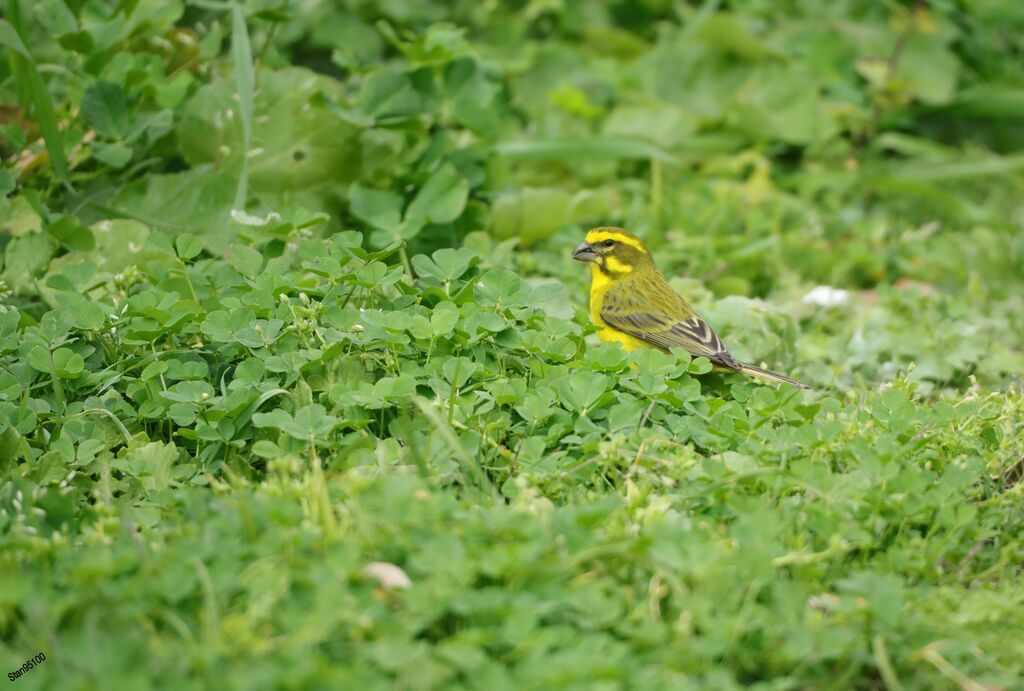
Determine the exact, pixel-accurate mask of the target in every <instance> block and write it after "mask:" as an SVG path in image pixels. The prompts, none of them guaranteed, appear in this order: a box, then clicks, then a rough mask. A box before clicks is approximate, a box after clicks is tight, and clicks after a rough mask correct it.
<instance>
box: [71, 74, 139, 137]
mask: <svg viewBox="0 0 1024 691" xmlns="http://www.w3.org/2000/svg"><path fill="white" fill-rule="evenodd" d="M82 118H83V119H84V120H85V122H86V124H88V125H89V127H92V128H93V129H94V130H96V131H97V132H99V133H100V134H103V135H106V136H108V137H111V138H113V139H121V138H122V137H124V135H125V133H126V132H127V131H128V123H129V118H130V113H129V111H128V101H127V99H126V98H125V94H124V90H123V89H121V87H120V86H118V85H117V84H113V83H111V82H106V81H102V80H101V81H97V82H93V83H92V84H90V85H89V87H88V88H87V89H86V90H85V95H84V96H83V97H82Z"/></svg>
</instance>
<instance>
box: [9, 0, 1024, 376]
mask: <svg viewBox="0 0 1024 691" xmlns="http://www.w3.org/2000/svg"><path fill="white" fill-rule="evenodd" d="M231 8H232V5H231V4H229V3H225V2H218V1H216V0H203V1H196V2H179V1H170V2H164V1H162V0H136V1H132V2H113V1H111V2H102V1H99V0H94V1H93V2H64V1H63V0H43V1H41V2H37V3H24V2H18V0H8V2H7V13H6V16H7V18H6V20H5V21H6V25H5V26H6V28H5V31H4V36H5V37H6V38H5V39H4V41H5V45H6V46H7V48H8V50H7V53H8V57H9V59H8V61H7V62H6V63H5V64H4V65H2V66H0V89H2V93H3V102H4V103H5V106H4V109H3V112H2V114H0V117H2V120H3V124H2V125H0V148H2V153H3V155H4V158H5V159H6V160H7V161H8V164H7V167H6V170H5V172H3V173H2V177H3V182H2V186H3V188H4V189H5V190H6V193H7V194H8V195H11V193H12V192H13V190H14V188H15V185H16V184H17V185H19V186H20V190H21V192H20V193H19V194H16V195H14V196H7V198H6V199H5V200H4V201H3V202H2V207H0V218H4V219H6V220H4V225H5V228H7V229H9V231H10V232H8V233H5V234H4V236H3V237H2V242H3V243H4V244H5V247H4V256H5V259H6V264H7V267H6V268H5V272H4V276H5V277H6V280H7V283H8V284H9V285H11V286H13V287H14V288H15V292H16V293H23V294H24V296H23V299H25V300H32V299H33V297H32V294H33V293H35V292H36V291H35V290H34V289H32V288H31V287H29V286H31V285H32V284H31V283H26V282H25V281H23V280H20V279H22V278H25V276H24V274H25V272H29V273H30V274H32V275H34V276H39V275H41V273H42V272H43V271H44V269H45V267H46V266H47V264H48V258H49V256H54V255H59V254H60V253H62V252H64V251H66V250H67V249H68V248H73V247H74V246H73V244H69V242H70V243H75V242H78V243H82V242H87V241H86V240H82V239H81V238H82V237H83V236H85V235H87V232H86V231H77V230H72V228H79V227H81V226H88V225H90V224H91V223H94V222H96V221H98V220H101V219H107V218H130V219H135V220H138V221H140V222H143V223H145V224H146V225H148V226H150V227H153V228H157V229H161V230H164V231H167V232H171V233H181V232H191V233H195V234H197V235H201V236H202V237H203V238H204V239H205V241H206V242H207V243H208V246H209V247H210V248H212V249H213V250H214V251H219V250H222V249H223V248H224V247H225V246H227V244H229V243H230V242H231V241H232V240H234V239H235V238H236V236H237V235H238V234H239V233H240V232H243V233H244V231H243V230H242V229H240V228H239V227H238V224H237V223H235V222H232V220H231V217H230V215H229V212H230V209H231V208H232V205H233V204H234V206H236V207H238V206H239V203H238V202H239V201H240V200H239V199H238V195H239V193H241V194H243V195H244V197H243V199H244V204H245V208H246V209H247V210H248V212H250V213H251V214H254V215H256V216H260V217H264V216H266V214H267V213H269V212H270V211H275V212H278V213H281V212H286V211H287V210H300V209H301V210H304V212H305V213H317V212H323V213H326V214H328V216H329V221H328V223H327V224H326V225H323V226H320V227H319V229H318V231H317V232H324V233H331V232H335V231H337V230H338V229H342V228H350V227H357V228H360V229H362V228H366V229H367V230H368V231H370V232H368V233H367V236H368V241H369V244H370V245H371V246H374V247H383V246H386V245H388V244H389V243H391V242H393V241H396V240H400V241H403V242H405V243H407V246H408V254H409V255H411V254H416V253H418V252H429V251H432V250H434V249H437V248H440V247H448V246H458V245H460V244H462V243H463V242H464V241H465V240H466V238H467V237H471V236H473V237H475V235H474V234H477V233H481V232H482V233H486V234H487V237H489V238H491V241H498V240H502V239H512V238H514V239H517V240H518V241H519V244H518V247H519V248H520V249H519V250H518V251H516V252H514V253H512V254H511V255H510V257H509V266H510V267H511V268H515V269H519V270H521V271H522V272H524V273H525V274H528V275H538V276H540V275H550V276H553V277H556V278H559V279H562V280H564V281H565V282H566V283H567V284H568V285H569V287H570V289H571V291H572V292H573V293H574V294H575V292H576V291H580V290H583V288H582V285H583V281H584V280H585V276H583V275H582V272H578V271H573V270H572V269H570V268H568V265H567V263H566V262H565V261H564V254H565V248H566V247H567V246H569V245H571V244H574V243H575V242H576V239H577V238H578V237H579V233H580V232H581V230H582V229H583V228H585V227H586V226H588V225H591V224H596V223H603V224H616V225H623V226H626V227H628V228H630V229H632V230H634V231H635V232H638V233H640V234H641V235H642V236H644V237H645V238H646V239H647V240H648V241H649V242H650V243H651V244H652V245H653V246H655V248H656V250H657V251H658V254H659V257H660V258H662V263H663V268H664V269H665V270H666V271H667V272H669V273H670V274H673V275H688V276H692V277H695V278H699V279H703V280H704V281H706V282H707V284H708V285H709V286H710V288H711V290H712V292H713V295H717V296H719V297H721V296H726V295H740V296H747V297H753V298H760V297H766V296H769V295H772V294H775V296H776V298H778V299H786V298H789V299H795V298H796V297H797V296H798V293H799V292H800V291H801V290H804V289H805V288H806V287H807V286H808V285H813V284H815V283H824V284H828V285H834V286H839V287H842V288H847V289H852V290H857V291H867V293H866V295H867V299H869V300H874V299H875V298H876V295H875V294H874V291H875V289H876V288H877V287H879V286H891V285H897V284H898V285H900V286H902V287H904V288H905V287H910V288H911V289H917V288H920V289H921V290H922V291H923V292H925V293H929V292H930V291H931V290H932V288H936V289H938V290H939V291H940V293H947V292H948V293H950V294H963V293H965V292H966V293H970V294H971V295H972V296H973V297H974V298H976V300H972V301H968V302H967V303H966V304H968V305H970V307H968V308H966V309H967V311H968V314H965V315H963V316H964V317H965V318H967V319H968V320H969V322H970V323H968V324H963V325H961V326H959V327H957V328H954V329H952V330H951V331H952V333H948V334H939V333H936V334H934V336H935V338H936V339H937V342H936V343H935V345H934V348H935V350H936V352H940V351H943V350H946V349H949V348H952V349H954V350H957V349H962V348H964V347H967V348H968V349H969V346H966V345H963V344H960V343H950V342H949V339H953V340H954V341H956V340H957V333H958V332H960V333H962V332H964V331H968V330H972V329H973V330H977V331H980V332H982V333H983V334H986V336H984V337H986V338H987V337H988V335H992V337H993V338H995V340H996V341H999V340H1000V339H999V338H996V336H999V334H994V333H993V328H995V327H993V325H991V324H982V323H981V322H980V321H979V318H978V315H976V314H970V313H969V312H970V311H971V310H977V309H979V306H980V305H987V306H996V305H998V312H999V318H1000V319H1002V320H1004V321H1005V322H1006V323H1007V325H1009V326H1010V327H1012V328H1013V329H1017V330H1018V331H1019V329H1020V328H1021V325H1022V307H1021V304H1020V298H1019V296H1020V294H1021V290H1020V288H1021V284H1020V282H1019V281H1018V280H1017V279H1018V278H1019V276H1020V274H1021V271H1020V266H1021V264H1022V262H1024V247H1022V240H1021V232H1020V229H1021V224H1022V213H1021V209H1020V206H1019V199H1020V197H1021V193H1022V184H1024V153H1022V152H1024V127H1022V124H1024V8H1022V6H1021V5H1020V3H1018V2H1015V1H1014V0H978V1H974V2H954V1H952V0H949V1H945V0H936V1H934V2H913V3H910V2H875V1H873V0H864V1H858V0H848V1H847V0H844V1H842V2H828V3H819V2H798V1H786V2H757V1H750V2H716V1H713V0H708V1H707V2H703V3H686V2H668V1H657V0H641V1H636V2H627V1H621V2H611V1H609V2H583V1H578V2H574V1H570V0H558V1H553V0H537V1H533V2H415V3H411V2H404V1H395V2H360V1H357V0H350V1H344V2H343V1H340V0H338V1H334V2H312V1H305V2H302V1H298V0H284V1H280V2H275V1H271V0H266V1H262V0H261V1H259V2H249V3H247V4H245V5H243V6H239V8H240V9H241V10H242V11H241V12H240V13H239V16H238V17H235V18H233V17H232V13H231V11H230V10H231ZM243 15H244V16H243ZM238 20H241V22H240V24H239V23H238ZM233 25H234V33H235V34H237V32H238V30H239V28H241V29H242V34H241V35H240V36H239V35H235V36H234V38H232V36H233V29H232V27H233ZM18 36H20V37H21V41H22V42H23V43H24V46H31V50H30V51H28V52H27V53H25V54H22V51H21V50H20V49H19V47H18V46H17V45H16V44H17V43H18V42H19V41H17V40H16V39H17V37H18ZM12 37H13V38H12ZM238 50H241V51H242V52H241V53H239V52H238ZM240 55H241V56H242V57H243V58H244V57H245V56H251V57H252V59H253V61H254V63H255V72H254V74H253V72H252V71H250V70H248V69H245V68H243V70H242V74H241V75H240V73H239V71H238V70H236V65H235V63H236V62H237V61H238V60H239V56H240ZM44 87H45V88H44ZM47 114H49V116H48V117H47ZM48 120H52V122H50V124H49V126H47V121H48ZM48 132H49V133H50V136H47V133H48ZM54 157H56V158H58V159H61V160H62V161H64V163H63V164H61V165H49V164H48V163H49V162H50V161H53V159H54ZM62 171H65V172H62ZM243 178H244V180H243ZM44 205H45V208H43V207H44ZM53 214H56V215H57V216H56V220H55V219H54V216H53ZM54 226H56V227H57V229H56V230H54V229H53V227H54ZM40 228H42V229H43V230H46V231H48V235H44V236H42V237H40V236H36V235H34V234H31V236H30V237H26V231H30V230H33V231H34V230H38V229H40ZM44 237H47V238H48V239H46V240H44V239H43V238H44ZM72 238H73V239H72ZM472 242H477V243H481V242H484V240H482V239H478V240H472ZM281 247H282V242H281V241H278V242H273V241H271V242H269V244H268V245H267V248H266V251H268V252H270V253H274V252H280V251H281ZM26 262H27V263H26ZM925 302H927V303H928V304H929V305H930V304H931V303H935V302H940V303H941V302H942V300H941V298H940V297H936V296H932V297H931V298H928V299H927V300H925ZM925 309H926V310H927V309H929V308H928V307H926V308H925ZM937 309H938V314H937V315H936V320H941V319H944V318H945V317H944V316H943V315H945V314H946V313H947V311H948V309H950V307H949V306H943V305H939V306H938V307H937ZM952 309H953V311H954V312H955V311H956V308H955V307H952ZM869 312H870V311H868V312H867V313H869ZM808 318H809V319H817V318H819V317H818V316H816V315H808ZM876 322H877V319H876V320H874V321H872V319H871V318H870V316H869V317H867V321H866V322H864V323H862V324H861V325H860V326H861V330H862V331H864V332H865V333H867V332H870V334H869V335H868V336H866V337H865V341H864V344H863V347H864V348H867V349H869V350H870V349H871V348H883V349H886V350H887V353H888V354H891V355H893V357H894V358H895V362H896V364H897V365H899V366H905V365H906V364H908V363H909V360H910V358H908V357H905V356H903V355H901V354H900V353H899V352H891V351H899V349H900V344H899V339H884V340H885V342H884V343H877V339H879V338H881V336H879V335H878V334H879V331H884V330H885V326H884V325H882V324H878V323H876ZM836 328H839V329H841V330H843V327H842V326H839V327H836ZM825 330H826V331H828V329H825ZM996 330H998V329H996ZM849 335H850V333H849V332H848V331H847V330H843V336H844V337H843V339H842V340H843V343H844V345H845V344H848V343H849V341H850V339H849ZM1004 346H1005V347H1004ZM826 347H827V346H826V345H825V344H820V347H819V348H817V349H815V350H812V351H810V352H811V353H813V354H814V355H815V358H813V359H818V357H820V356H821V349H822V348H826ZM986 349H988V350H990V351H991V350H993V346H991V344H989V345H988V346H986ZM994 350H995V351H996V352H995V353H994V357H993V359H991V360H989V361H988V363H987V364H986V365H985V367H987V368H989V369H994V370H996V371H995V372H991V373H992V374H995V375H996V376H997V378H1001V379H1003V380H1005V377H1006V375H1008V374H1010V373H1011V372H1012V371H1013V370H1014V369H1015V368H1018V367H1019V366H1020V364H1021V358H1020V354H1019V351H1017V350H1016V349H1015V348H1014V347H1012V344H1002V343H997V344H996V345H995V346H994ZM833 355H834V356H835V357H836V358H837V359H841V358H844V357H846V356H847V352H846V351H845V350H844V351H842V352H839V351H836V352H834V353H833ZM855 357H861V358H862V359H872V357H873V356H872V355H871V353H870V352H862V353H860V354H855ZM809 359H810V358H809ZM921 359H922V358H920V357H919V358H918V360H921ZM967 369H971V368H969V367H968V368H967ZM933 370H935V371H933ZM939 370H941V371H939ZM963 370H964V368H963V367H962V366H958V367H954V368H949V367H945V366H943V364H942V363H939V362H933V363H932V364H931V366H930V367H929V368H928V372H929V376H933V377H938V378H939V379H941V380H948V379H950V378H952V377H954V376H955V374H956V372H957V371H961V372H962V371H963ZM886 374H887V376H891V374H892V372H891V371H888V372H887V373H886ZM823 375H824V373H823ZM833 376H834V375H833Z"/></svg>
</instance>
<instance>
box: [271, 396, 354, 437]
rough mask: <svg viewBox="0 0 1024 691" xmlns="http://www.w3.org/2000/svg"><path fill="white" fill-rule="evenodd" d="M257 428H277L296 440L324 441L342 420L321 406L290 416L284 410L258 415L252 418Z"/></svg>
mask: <svg viewBox="0 0 1024 691" xmlns="http://www.w3.org/2000/svg"><path fill="white" fill-rule="evenodd" d="M252 421H253V424H254V425H256V426H257V427H276V428H278V429H280V430H281V431H282V432H284V433H285V434H287V435H288V436H290V437H293V438H294V439H299V440H301V441H305V442H308V441H311V440H323V439H324V438H325V437H326V436H327V435H328V434H330V433H331V431H332V430H333V429H334V428H335V427H336V426H337V425H338V423H339V422H340V420H339V419H338V418H337V417H334V416H333V415H328V414H327V410H326V409H325V408H324V407H323V406H322V405H320V404H318V403H314V404H312V405H307V406H303V407H302V408H299V409H298V410H297V411H295V415H294V416H292V415H289V414H288V413H286V412H285V411H283V410H275V411H273V412H271V413H256V414H255V415H253V416H252Z"/></svg>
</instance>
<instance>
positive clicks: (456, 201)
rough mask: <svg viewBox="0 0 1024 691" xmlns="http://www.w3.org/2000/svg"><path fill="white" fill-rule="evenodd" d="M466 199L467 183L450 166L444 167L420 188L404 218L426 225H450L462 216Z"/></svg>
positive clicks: (467, 192) (467, 194) (467, 195)
mask: <svg viewBox="0 0 1024 691" xmlns="http://www.w3.org/2000/svg"><path fill="white" fill-rule="evenodd" d="M468 197H469V182H468V181H467V180H466V179H465V178H464V177H462V176H461V175H459V174H458V173H457V172H455V169H454V168H453V167H452V166H444V167H443V168H441V169H440V170H438V171H437V172H436V173H434V174H433V175H432V176H431V177H430V179H429V180H427V183H426V184H425V185H424V186H423V187H422V188H420V191H419V192H418V193H417V194H416V197H415V198H414V199H413V200H412V203H410V204H409V208H408V209H406V212H405V216H406V218H407V219H422V220H423V221H425V222H428V223H450V222H452V221H454V220H455V219H456V218H458V217H459V216H461V215H462V211H463V209H465V208H466V199H468Z"/></svg>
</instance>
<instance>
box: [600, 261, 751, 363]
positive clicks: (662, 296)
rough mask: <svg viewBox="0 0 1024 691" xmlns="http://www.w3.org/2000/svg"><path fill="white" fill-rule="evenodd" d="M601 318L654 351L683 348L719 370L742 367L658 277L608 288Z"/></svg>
mask: <svg viewBox="0 0 1024 691" xmlns="http://www.w3.org/2000/svg"><path fill="white" fill-rule="evenodd" d="M641 296H643V297H641ZM601 319H602V320H604V322H605V323H606V324H607V325H608V326H610V327H612V328H614V329H618V330H619V331H622V332H624V333H627V334H629V335H630V336H633V337H635V338H639V339H640V340H642V341H646V342H647V343H650V344H651V345H653V346H656V347H658V348H663V349H665V350H668V349H669V348H683V349H684V350H686V351H687V352H689V353H690V354H691V355H693V356H694V357H706V358H707V359H709V360H711V362H712V363H714V364H716V365H719V366H721V367H727V368H729V369H740V368H741V367H742V365H741V363H740V362H739V361H738V360H737V359H736V358H734V357H733V356H732V355H731V354H730V353H729V351H728V350H726V348H725V346H724V345H723V344H722V341H721V339H720V338H718V334H716V333H715V331H714V329H712V328H711V326H709V325H708V323H707V322H706V321H704V320H703V319H701V318H700V317H698V316H697V315H696V314H695V313H694V311H693V308H692V307H690V305H689V304H687V302H686V300H684V299H683V298H682V297H680V296H679V294H678V293H676V292H675V291H674V290H672V288H670V287H669V285H668V284H667V283H666V282H665V280H664V279H663V278H662V277H661V276H660V275H656V276H654V277H653V278H652V279H650V280H648V281H646V282H644V283H643V284H636V282H635V281H633V280H630V281H623V282H621V283H620V284H619V285H616V286H613V287H612V288H609V290H608V292H607V293H606V294H605V297H604V302H603V304H602V306H601Z"/></svg>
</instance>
